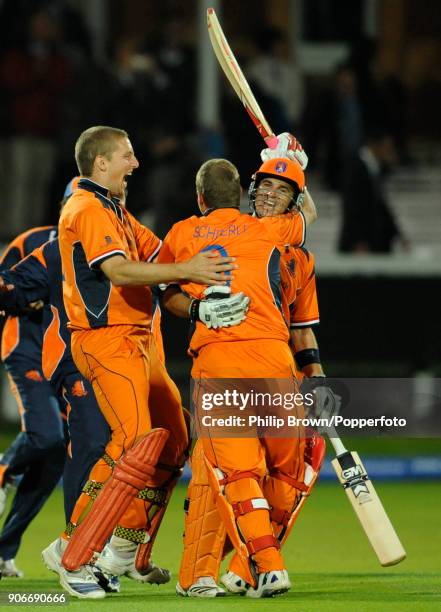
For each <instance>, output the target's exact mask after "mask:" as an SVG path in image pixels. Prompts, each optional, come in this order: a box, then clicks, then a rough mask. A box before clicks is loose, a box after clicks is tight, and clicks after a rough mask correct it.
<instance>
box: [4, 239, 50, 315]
mask: <svg viewBox="0 0 441 612" xmlns="http://www.w3.org/2000/svg"><path fill="white" fill-rule="evenodd" d="M2 278H3V280H4V282H5V283H6V284H8V285H14V289H13V290H12V291H8V292H6V293H3V294H1V299H0V304H1V307H2V308H4V309H5V310H6V311H7V312H8V314H11V315H20V314H23V312H25V311H26V309H27V306H28V304H30V303H31V302H36V301H37V300H43V301H44V302H47V300H48V298H49V279H48V275H47V268H46V260H45V259H44V255H43V252H42V247H40V248H38V249H35V251H33V252H32V253H31V254H30V255H28V256H27V257H25V258H24V259H22V260H21V261H20V262H19V263H18V264H17V265H16V266H14V267H13V268H12V269H11V270H5V271H3V272H2Z"/></svg>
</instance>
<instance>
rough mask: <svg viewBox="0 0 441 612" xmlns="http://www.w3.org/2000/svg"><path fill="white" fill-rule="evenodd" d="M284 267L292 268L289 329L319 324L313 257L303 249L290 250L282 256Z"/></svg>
mask: <svg viewBox="0 0 441 612" xmlns="http://www.w3.org/2000/svg"><path fill="white" fill-rule="evenodd" d="M283 260H284V263H285V265H287V266H288V268H289V269H292V268H294V275H295V278H296V297H295V300H294V301H293V302H292V303H291V304H290V307H289V321H290V328H291V329H296V328H299V327H310V326H311V325H317V324H318V323H320V315H319V307H318V300H317V288H316V282H315V268H314V255H313V254H312V253H310V252H309V251H307V250H306V249H305V248H300V249H298V248H290V249H289V250H288V253H286V254H285V255H284V256H283Z"/></svg>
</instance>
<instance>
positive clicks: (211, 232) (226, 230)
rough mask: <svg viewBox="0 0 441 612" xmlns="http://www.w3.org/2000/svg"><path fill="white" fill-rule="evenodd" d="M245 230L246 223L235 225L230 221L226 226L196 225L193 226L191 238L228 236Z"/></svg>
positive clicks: (242, 232) (239, 234)
mask: <svg viewBox="0 0 441 612" xmlns="http://www.w3.org/2000/svg"><path fill="white" fill-rule="evenodd" d="M246 231H247V225H246V224H245V223H244V224H242V225H236V224H235V223H232V224H230V225H227V226H226V227H212V226H210V225H197V226H196V227H195V228H194V233H193V238H210V239H214V240H216V239H217V238H222V237H225V238H226V237H229V236H242V235H243V234H245V232H246Z"/></svg>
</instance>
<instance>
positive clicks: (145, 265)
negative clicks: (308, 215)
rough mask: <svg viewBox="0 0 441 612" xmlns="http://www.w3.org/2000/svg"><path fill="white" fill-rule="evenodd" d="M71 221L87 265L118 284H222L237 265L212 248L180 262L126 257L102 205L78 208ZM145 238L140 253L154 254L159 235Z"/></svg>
mask: <svg viewBox="0 0 441 612" xmlns="http://www.w3.org/2000/svg"><path fill="white" fill-rule="evenodd" d="M71 224H72V228H71V229H72V230H73V232H74V234H75V235H76V237H77V240H78V241H79V242H80V243H81V247H82V249H83V250H84V253H85V256H86V260H87V262H88V264H89V267H90V268H91V269H94V270H97V269H98V270H99V269H100V270H101V271H102V272H103V273H104V274H105V275H106V276H107V278H108V279H109V280H110V281H111V282H112V284H113V285H115V286H117V287H124V286H130V285H159V284H160V283H170V282H185V281H190V282H195V283H199V284H201V285H225V284H226V280H227V278H226V277H225V272H229V271H231V270H234V269H235V268H237V267H238V266H237V265H236V264H234V263H233V262H234V259H235V258H234V257H219V255H218V254H217V253H214V252H213V251H208V252H205V253H198V254H197V255H195V256H194V257H192V258H191V259H190V260H188V261H183V262H180V263H164V264H162V263H161V264H158V263H150V262H148V261H133V260H130V259H126V252H125V245H124V244H123V243H122V241H121V238H120V236H119V234H118V230H117V228H116V227H115V225H114V224H113V223H112V222H111V221H110V220H109V217H108V216H107V214H106V212H105V210H104V209H103V208H99V207H97V208H89V209H87V208H85V209H83V210H80V211H78V212H77V214H76V215H75V217H74V218H73V219H72V221H71ZM144 241H145V242H148V244H146V248H145V250H144V251H142V253H141V255H142V257H143V258H146V259H147V258H148V256H149V255H150V256H152V257H153V256H154V254H155V252H154V247H155V245H156V246H158V244H157V243H158V239H157V238H156V237H155V236H154V234H151V241H150V239H149V240H148V241H146V240H144ZM228 278H231V277H230V276H228Z"/></svg>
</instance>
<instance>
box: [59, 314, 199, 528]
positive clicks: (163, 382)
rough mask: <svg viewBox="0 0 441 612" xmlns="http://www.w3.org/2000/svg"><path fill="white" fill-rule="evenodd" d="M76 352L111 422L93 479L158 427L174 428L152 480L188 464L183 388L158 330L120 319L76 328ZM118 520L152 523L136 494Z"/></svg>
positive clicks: (82, 503)
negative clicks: (165, 358)
mask: <svg viewBox="0 0 441 612" xmlns="http://www.w3.org/2000/svg"><path fill="white" fill-rule="evenodd" d="M71 344H72V356H73V359H74V361H75V364H76V366H77V368H78V369H79V371H80V372H81V373H82V374H83V376H84V377H85V378H87V380H89V381H90V383H91V384H92V386H93V389H94V392H95V396H96V399H97V401H98V404H99V407H100V409H101V411H102V413H103V415H104V417H105V419H106V421H107V423H108V424H109V426H110V428H111V438H110V441H109V443H108V444H107V446H106V449H105V454H104V455H103V458H101V459H99V460H98V462H97V463H96V464H95V466H94V467H93V468H92V471H91V473H90V476H89V479H90V480H91V481H97V482H98V483H103V482H106V480H107V479H108V478H109V477H110V475H111V473H112V467H113V462H115V461H118V459H120V457H121V456H122V454H123V453H124V452H125V451H127V450H128V449H129V448H131V447H132V446H133V444H134V443H135V441H136V440H138V439H139V438H140V437H142V436H144V435H145V434H146V433H148V432H149V431H150V430H151V429H152V428H153V427H164V428H165V429H168V431H169V432H170V437H169V439H168V442H167V444H166V446H165V448H164V450H163V452H162V454H161V456H160V459H159V462H158V463H160V464H161V466H164V469H161V468H158V469H157V470H156V472H155V475H154V476H153V477H152V479H151V482H147V483H146V486H149V487H158V486H161V485H162V484H163V483H164V482H165V481H166V480H167V479H168V478H170V472H171V471H173V470H174V469H176V468H179V467H181V466H182V465H183V463H184V460H185V452H186V449H187V446H188V436H187V428H186V425H185V421H184V416H183V411H182V404H181V397H180V394H179V391H178V389H177V387H176V385H175V384H174V382H173V381H172V379H171V378H170V376H169V375H168V373H167V371H166V369H165V366H164V365H163V363H162V362H161V360H160V358H159V356H158V352H157V350H156V344H155V341H154V338H153V336H152V335H151V334H150V333H149V331H148V330H147V329H145V328H140V327H135V326H129V325H115V326H109V327H103V328H99V329H96V330H87V331H81V332H80V331H76V332H73V333H72V341H71ZM89 503H90V497H88V496H87V495H85V494H84V493H83V494H82V495H81V496H80V498H79V500H78V502H77V506H76V507H75V510H74V513H73V515H72V522H74V523H77V522H78V521H79V520H80V519H81V515H82V513H83V511H84V509H85V508H86V507H87V505H88V504H89ZM119 524H120V525H121V526H123V527H127V528H131V529H142V528H143V527H145V526H146V524H147V517H146V506H145V503H144V502H143V501H142V500H141V499H135V500H133V502H132V504H131V505H130V506H129V508H128V510H127V511H126V512H125V513H124V515H123V516H122V517H121V519H120V521H119Z"/></svg>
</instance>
